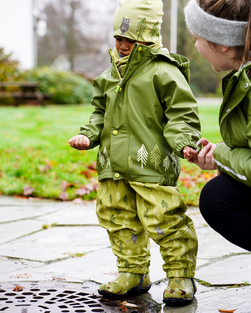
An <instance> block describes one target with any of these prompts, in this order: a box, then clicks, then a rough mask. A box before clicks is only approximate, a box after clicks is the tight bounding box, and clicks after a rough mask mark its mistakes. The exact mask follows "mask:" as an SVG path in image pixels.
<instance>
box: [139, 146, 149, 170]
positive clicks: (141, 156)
mask: <svg viewBox="0 0 251 313" xmlns="http://www.w3.org/2000/svg"><path fill="white" fill-rule="evenodd" d="M147 159H148V152H147V150H146V147H145V145H144V144H142V146H141V148H140V149H139V150H138V152H137V161H138V162H141V168H142V169H143V165H146V163H147Z"/></svg>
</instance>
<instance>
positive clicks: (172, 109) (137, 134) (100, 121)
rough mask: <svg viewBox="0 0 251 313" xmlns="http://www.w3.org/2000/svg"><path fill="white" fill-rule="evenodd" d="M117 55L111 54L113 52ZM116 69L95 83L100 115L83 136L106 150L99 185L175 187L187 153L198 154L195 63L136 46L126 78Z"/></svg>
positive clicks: (95, 102) (83, 129) (83, 130)
mask: <svg viewBox="0 0 251 313" xmlns="http://www.w3.org/2000/svg"><path fill="white" fill-rule="evenodd" d="M110 54H111V51H110ZM111 61H112V66H111V67H110V68H109V69H107V70H106V71H105V72H103V73H102V74H101V75H100V76H99V77H98V78H97V79H95V81H94V84H93V99H92V104H93V105H94V106H95V111H94V112H93V114H92V115H91V117H90V122H89V123H88V124H86V125H83V126H81V129H80V134H83V135H86V136H87V137H88V138H89V139H90V142H91V144H90V147H89V149H91V148H94V147H95V146H97V145H100V147H99V152H98V156H97V170H98V174H99V180H103V179H106V178H113V179H114V180H119V179H127V180H132V181H139V182H146V183H159V184H162V185H168V186H175V185H176V183H177V179H178V177H179V174H180V161H179V158H178V157H183V155H182V149H183V148H184V147H185V146H191V147H193V148H194V149H198V146H199V140H200V121H199V116H198V111H197V103H196V101H195V99H194V96H193V94H192V92H191V90H190V87H189V84H188V79H189V61H188V60H187V59H186V58H185V57H183V56H180V55H170V54H169V53H168V50H167V49H160V50H153V49H151V48H149V47H147V46H143V45H140V44H135V45H134V47H133V49H132V51H131V54H130V57H129V59H128V61H127V65H126V69H125V72H124V76H123V79H122V78H121V76H120V74H119V71H118V69H117V66H116V65H115V63H114V60H113V57H112V55H111Z"/></svg>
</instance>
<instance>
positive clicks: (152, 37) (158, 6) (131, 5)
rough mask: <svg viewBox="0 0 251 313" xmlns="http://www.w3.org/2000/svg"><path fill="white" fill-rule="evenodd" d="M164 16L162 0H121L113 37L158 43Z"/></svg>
mask: <svg viewBox="0 0 251 313" xmlns="http://www.w3.org/2000/svg"><path fill="white" fill-rule="evenodd" d="M162 16H163V3H162V1H161V0H120V1H119V6H118V7H117V9H116V11H115V13H114V18H113V37H115V36H122V37H126V38H130V39H133V40H136V41H141V42H151V43H156V42H157V41H160V40H161V34H160V30H161V23H162Z"/></svg>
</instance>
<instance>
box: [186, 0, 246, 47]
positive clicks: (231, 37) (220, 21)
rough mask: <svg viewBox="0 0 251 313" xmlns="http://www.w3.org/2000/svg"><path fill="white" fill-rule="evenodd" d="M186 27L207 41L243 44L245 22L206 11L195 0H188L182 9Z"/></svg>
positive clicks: (224, 44)
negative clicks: (227, 18) (220, 16)
mask: <svg viewBox="0 0 251 313" xmlns="http://www.w3.org/2000/svg"><path fill="white" fill-rule="evenodd" d="M184 13H185V20H186V24H187V27H188V28H189V29H191V30H192V31H193V32H194V33H195V34H196V35H198V36H199V37H201V38H204V39H206V40H207V41H210V42H213V43H216V44H219V45H222V46H226V47H236V46H244V45H245V38H244V33H245V27H246V25H247V22H239V21H231V20H226V19H224V18H219V17H215V16H214V15H211V14H208V13H206V12H205V11H204V10H203V9H202V8H201V7H200V6H199V4H198V3H197V1H196V0H190V1H189V2H188V4H187V5H186V7H185V9H184Z"/></svg>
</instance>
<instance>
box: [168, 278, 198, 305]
mask: <svg viewBox="0 0 251 313" xmlns="http://www.w3.org/2000/svg"><path fill="white" fill-rule="evenodd" d="M196 291H197V287H196V284H195V281H194V279H193V278H178V277H176V278H169V283H168V286H167V288H166V289H165V291H164V294H163V301H164V302H165V303H166V304H168V305H187V304H190V303H191V301H192V300H193V298H194V295H195V293H196Z"/></svg>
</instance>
